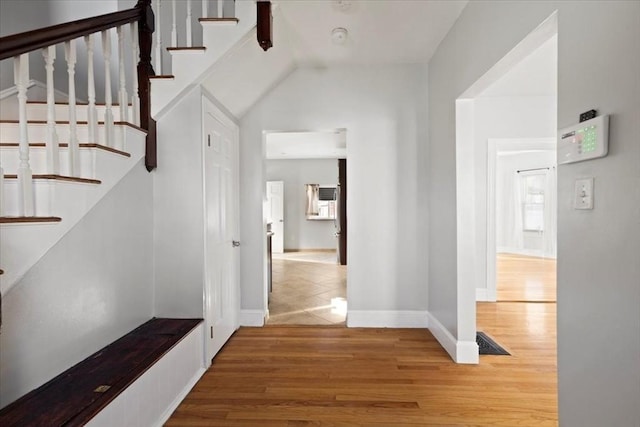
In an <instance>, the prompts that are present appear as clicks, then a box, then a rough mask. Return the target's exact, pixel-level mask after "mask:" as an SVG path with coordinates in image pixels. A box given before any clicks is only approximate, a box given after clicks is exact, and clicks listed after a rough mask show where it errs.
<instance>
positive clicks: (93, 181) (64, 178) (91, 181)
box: [4, 174, 102, 184]
mask: <svg viewBox="0 0 640 427" xmlns="http://www.w3.org/2000/svg"><path fill="white" fill-rule="evenodd" d="M4 178H5V179H18V175H11V174H9V175H5V176H4ZM33 179H49V180H55V181H68V182H80V183H83V184H102V181H100V180H99V179H93V178H79V177H75V176H66V175H55V174H40V175H38V174H33Z"/></svg>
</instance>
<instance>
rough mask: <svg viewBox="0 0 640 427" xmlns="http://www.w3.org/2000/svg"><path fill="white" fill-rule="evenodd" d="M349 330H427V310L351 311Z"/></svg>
mask: <svg viewBox="0 0 640 427" xmlns="http://www.w3.org/2000/svg"><path fill="white" fill-rule="evenodd" d="M347 327H349V328H427V327H429V321H428V313H427V311H426V310H402V311H398V310H380V311H376V310H349V311H348V313H347Z"/></svg>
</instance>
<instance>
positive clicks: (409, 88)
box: [240, 65, 427, 312]
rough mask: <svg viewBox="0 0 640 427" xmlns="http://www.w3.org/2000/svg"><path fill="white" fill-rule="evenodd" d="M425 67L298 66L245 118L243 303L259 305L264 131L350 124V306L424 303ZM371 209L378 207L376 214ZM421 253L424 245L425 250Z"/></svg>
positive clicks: (423, 305)
mask: <svg viewBox="0 0 640 427" xmlns="http://www.w3.org/2000/svg"><path fill="white" fill-rule="evenodd" d="M425 74H426V70H425V69H424V67H423V66H417V65H416V66H413V65H407V66H389V67H360V66H353V67H331V68H325V69H314V68H300V69H298V70H296V71H294V72H293V73H292V74H291V75H290V76H289V77H288V78H287V79H285V80H284V81H283V82H282V83H281V84H280V85H279V86H278V87H276V88H275V89H274V90H273V91H272V92H271V93H269V94H268V95H267V96H266V97H265V98H263V99H262V100H261V101H259V102H258V103H257V104H256V105H255V106H254V107H253V108H252V109H251V110H250V111H249V113H247V115H246V116H244V118H243V119H242V122H241V132H240V133H241V141H240V165H241V166H240V169H241V170H240V187H241V195H240V207H241V209H240V211H241V228H242V232H243V246H242V255H241V257H242V258H241V270H242V273H243V275H242V282H241V283H242V286H241V288H242V308H243V309H264V307H265V304H266V301H265V300H264V294H263V291H262V289H263V286H264V276H263V271H262V270H260V269H258V268H256V266H259V265H262V263H263V262H264V243H263V242H264V235H265V224H264V223H263V220H262V200H263V197H264V182H265V177H266V174H265V165H264V161H263V147H262V131H263V130H300V129H335V128H346V129H347V157H348V159H349V167H348V171H347V180H348V183H349V185H348V193H347V198H348V200H349V201H348V205H347V217H348V224H349V249H348V259H349V265H348V276H349V287H348V301H349V310H350V312H351V311H352V310H356V311H357V310H390V311H405V310H424V309H425V308H426V304H427V301H426V293H427V283H426V277H424V276H418V274H417V272H418V264H419V262H418V255H417V249H418V245H419V242H420V240H421V239H425V238H426V236H422V235H418V233H416V230H417V229H418V223H419V222H421V221H424V217H423V214H424V213H423V212H418V209H417V207H418V202H417V201H416V199H417V198H418V194H419V193H420V192H422V191H424V190H423V188H419V187H418V179H417V178H418V171H417V166H418V164H417V162H418V160H417V151H418V145H419V144H418V138H419V136H421V135H424V130H423V129H424V127H425V126H426V125H425V119H424V118H425V115H426V111H425V108H426V107H425V98H424V93H426V88H425V83H426V81H425V77H424V76H425ZM372 212H376V214H375V215H374V214H372ZM421 255H422V256H424V253H422V254H421Z"/></svg>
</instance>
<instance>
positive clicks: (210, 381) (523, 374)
mask: <svg viewBox="0 0 640 427" xmlns="http://www.w3.org/2000/svg"><path fill="white" fill-rule="evenodd" d="M555 324H556V313H555V304H529V303H478V329H479V330H482V331H484V332H486V333H488V334H489V335H490V336H491V337H492V338H494V339H495V340H496V341H497V342H498V343H499V344H500V345H502V346H504V347H505V348H506V349H507V350H508V351H510V352H511V354H512V356H481V357H480V364H479V365H456V364H454V363H453V362H452V361H451V359H450V358H449V356H448V355H447V354H446V353H445V351H444V350H443V349H442V348H441V347H440V345H439V344H438V343H437V341H436V340H435V339H434V338H433V336H432V335H431V333H430V332H429V331H428V330H425V329H350V328H344V327H338V326H267V327H264V328H241V329H240V330H238V331H237V332H236V333H235V334H234V335H233V337H232V338H231V339H230V340H229V342H228V343H227V344H226V345H225V347H224V348H223V349H222V351H221V352H220V353H219V354H218V355H217V356H216V358H215V359H214V362H213V365H212V366H211V368H210V369H209V370H208V371H207V372H206V373H205V375H204V376H203V377H202V379H201V380H200V381H199V382H198V384H197V385H196V386H195V387H194V388H193V390H192V391H191V392H190V393H189V395H188V396H187V397H186V398H185V400H184V401H183V402H182V404H181V405H180V406H179V407H178V409H177V410H176V411H175V412H174V414H173V415H172V417H171V418H170V419H169V420H168V422H167V424H166V425H167V426H204V425H207V426H393V427H401V426H510V427H513V426H555V425H557V398H556V390H557V383H556V334H555Z"/></svg>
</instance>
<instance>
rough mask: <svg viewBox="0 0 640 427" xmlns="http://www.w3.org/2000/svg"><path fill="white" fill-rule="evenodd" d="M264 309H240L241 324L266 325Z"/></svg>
mask: <svg viewBox="0 0 640 427" xmlns="http://www.w3.org/2000/svg"><path fill="white" fill-rule="evenodd" d="M265 316H266V314H265V312H264V310H240V326H264V318H265Z"/></svg>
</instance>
